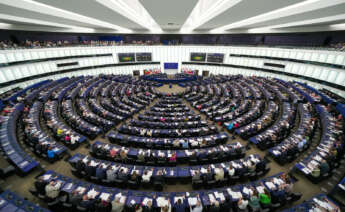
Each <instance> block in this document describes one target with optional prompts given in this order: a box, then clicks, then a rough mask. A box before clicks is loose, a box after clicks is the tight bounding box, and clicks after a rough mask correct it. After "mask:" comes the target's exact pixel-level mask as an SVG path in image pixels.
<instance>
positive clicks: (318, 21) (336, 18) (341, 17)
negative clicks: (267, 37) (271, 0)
mask: <svg viewBox="0 0 345 212" xmlns="http://www.w3.org/2000/svg"><path fill="white" fill-rule="evenodd" d="M341 20H345V14H341V15H333V16H328V17H323V18H315V19H310V20H303V21H295V22H291V23H286V24H278V25H273V26H269V27H258V28H252V29H249V30H248V32H253V33H255V32H264V31H269V30H271V29H279V28H287V27H298V26H306V25H312V24H323V23H327V22H334V21H341Z"/></svg>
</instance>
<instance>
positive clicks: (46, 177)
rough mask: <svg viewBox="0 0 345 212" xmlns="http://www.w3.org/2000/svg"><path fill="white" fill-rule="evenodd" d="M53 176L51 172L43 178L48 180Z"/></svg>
mask: <svg viewBox="0 0 345 212" xmlns="http://www.w3.org/2000/svg"><path fill="white" fill-rule="evenodd" d="M51 176H52V175H51V174H46V175H43V180H45V181H47V180H49V179H50V177H51Z"/></svg>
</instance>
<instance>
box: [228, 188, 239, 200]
mask: <svg viewBox="0 0 345 212" xmlns="http://www.w3.org/2000/svg"><path fill="white" fill-rule="evenodd" d="M227 192H228V193H229V195H230V196H231V197H232V198H233V199H240V198H241V197H242V193H241V192H239V191H232V190H231V189H230V188H228V189H227Z"/></svg>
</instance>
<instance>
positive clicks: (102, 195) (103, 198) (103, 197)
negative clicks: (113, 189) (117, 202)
mask: <svg viewBox="0 0 345 212" xmlns="http://www.w3.org/2000/svg"><path fill="white" fill-rule="evenodd" d="M110 195H111V194H109V193H102V194H101V195H100V198H101V199H102V200H104V201H106V200H108V199H109V197H110Z"/></svg>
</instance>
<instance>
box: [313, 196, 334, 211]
mask: <svg viewBox="0 0 345 212" xmlns="http://www.w3.org/2000/svg"><path fill="white" fill-rule="evenodd" d="M313 201H314V202H315V203H317V204H318V205H320V206H321V207H322V208H324V209H326V210H327V211H332V210H333V209H334V208H333V207H332V206H331V205H330V204H329V203H328V202H325V201H321V200H319V199H317V198H313Z"/></svg>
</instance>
